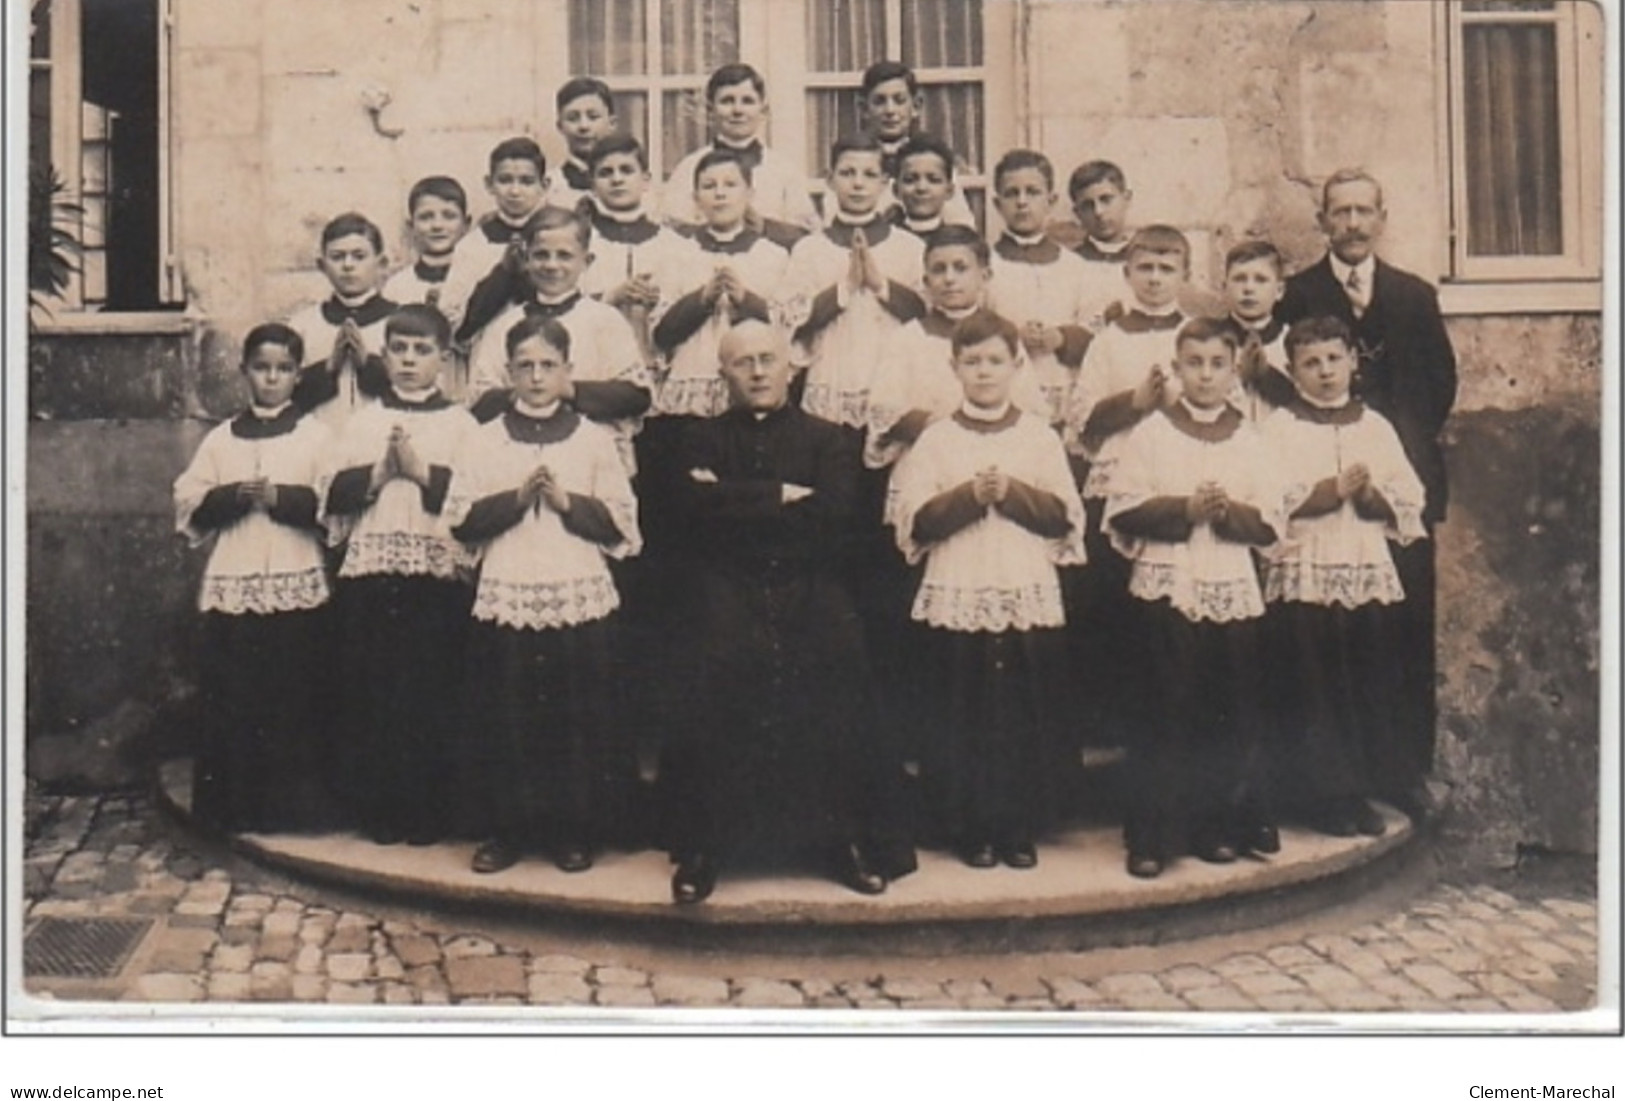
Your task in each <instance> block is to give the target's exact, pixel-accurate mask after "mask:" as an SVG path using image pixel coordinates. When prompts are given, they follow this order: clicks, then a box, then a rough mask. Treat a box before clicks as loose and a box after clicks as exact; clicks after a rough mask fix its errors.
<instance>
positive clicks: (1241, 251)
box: [1224, 237, 1286, 278]
mask: <svg viewBox="0 0 1625 1101" xmlns="http://www.w3.org/2000/svg"><path fill="white" fill-rule="evenodd" d="M1254 260H1268V261H1269V262H1270V263H1271V264H1272V265H1273V266H1274V268H1275V274H1276V276H1277V278H1279V277H1281V276H1284V275H1286V259H1285V258H1284V257H1283V256H1282V255H1281V250H1280V249H1278V248H1276V247H1275V246H1274V245H1273V244H1271V243H1270V242H1269V241H1266V240H1264V239H1263V238H1262V237H1254V238H1251V239H1250V240H1246V241H1242V242H1240V243H1239V244H1236V245H1233V246H1232V247H1231V249H1230V251H1229V252H1227V253H1225V254H1224V273H1225V274H1226V275H1229V274H1230V269H1231V268H1233V267H1235V266H1236V265H1237V264H1247V263H1251V262H1252V261H1254Z"/></svg>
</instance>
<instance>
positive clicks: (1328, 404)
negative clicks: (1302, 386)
mask: <svg viewBox="0 0 1625 1101" xmlns="http://www.w3.org/2000/svg"><path fill="white" fill-rule="evenodd" d="M1298 396H1299V397H1300V398H1302V399H1303V400H1304V401H1305V402H1307V403H1309V404H1310V405H1313V406H1314V407H1315V408H1316V409H1341V408H1343V407H1344V406H1345V405H1347V404H1348V403H1349V399H1350V398H1351V397H1352V395H1351V394H1349V393H1347V392H1346V391H1345V392H1344V394H1343V396H1342V397H1340V398H1338V399H1337V400H1336V401H1320V400H1317V399H1316V398H1312V397H1310V396H1309V395H1308V394H1306V393H1304V392H1303V391H1302V390H1299V391H1298Z"/></svg>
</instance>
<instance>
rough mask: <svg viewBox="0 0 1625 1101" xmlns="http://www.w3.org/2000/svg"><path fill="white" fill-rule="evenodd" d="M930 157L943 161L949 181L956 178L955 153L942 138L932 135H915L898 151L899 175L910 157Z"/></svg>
mask: <svg viewBox="0 0 1625 1101" xmlns="http://www.w3.org/2000/svg"><path fill="white" fill-rule="evenodd" d="M926 155H930V156H933V157H936V158H937V159H939V160H941V161H942V167H943V169H944V170H946V171H947V173H948V179H949V180H950V181H951V180H952V179H953V178H954V151H953V150H952V149H949V148H948V143H947V142H945V141H943V140H942V139H941V138H936V137H932V136H931V135H930V134H915V135H914V136H913V137H911V138H909V139H908V140H907V141H906V142H904V143H903V144H902V147H901V148H899V149H898V150H897V174H898V175H899V176H900V175H902V174H903V165H904V164H906V163H907V162H908V159H909V158H910V157H921V156H926Z"/></svg>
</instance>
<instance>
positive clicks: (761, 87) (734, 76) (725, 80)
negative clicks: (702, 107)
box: [705, 61, 767, 103]
mask: <svg viewBox="0 0 1625 1101" xmlns="http://www.w3.org/2000/svg"><path fill="white" fill-rule="evenodd" d="M747 80H748V81H750V86H751V87H752V88H755V89H756V94H757V95H759V96H762V97H764V98H765V97H766V96H767V81H765V80H763V79H762V74H761V73H759V72H757V71H756V70H755V68H753V67H752V66H750V65H746V64H745V63H744V62H743V61H734V62H730V63H729V64H727V65H720V66H718V67H717V68H716V70H715V71H714V72H712V74H711V77H710V79H709V80H707V81H706V82H705V102H707V103H715V102H716V98H717V93H718V92H720V91H721V90H722V89H724V88H732V87H733V86H734V85H735V84H743V83H745V81H747Z"/></svg>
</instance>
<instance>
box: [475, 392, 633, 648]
mask: <svg viewBox="0 0 1625 1101" xmlns="http://www.w3.org/2000/svg"><path fill="white" fill-rule="evenodd" d="M544 463H545V464H546V465H547V467H548V468H549V469H550V470H552V472H553V476H554V477H555V478H556V479H557V481H558V483H559V485H560V486H562V487H563V489H564V490H565V492H567V493H577V494H581V495H582V496H585V497H594V498H597V499H598V500H599V501H602V502H603V503H604V505H605V506H606V507H607V508H608V509H609V514H610V517H611V519H613V520H614V522H615V527H616V529H617V530H618V531H619V532H620V534H621V540H620V542H618V543H616V544H615V545H614V546H610V547H601V546H600V545H598V544H597V543H593V542H590V541H589V540H586V539H583V538H581V537H580V536H578V535H575V534H573V533H571V532H570V531H569V530H568V529H567V528H565V526H564V521H563V520H562V519H560V517H559V515H558V514H557V513H556V512H554V511H553V510H552V509H550V508H548V507H547V506H546V505H545V504H540V505H538V506H537V507H535V508H533V509H531V510H530V511H529V512H527V513H526V514H525V516H524V519H522V520H521V521H520V522H519V523H518V524H517V525H516V526H515V527H512V528H509V529H508V530H507V531H505V532H503V533H502V534H501V535H499V536H497V537H496V538H495V539H492V540H491V541H490V542H489V543H487V544H486V545H485V546H484V548H483V561H482V564H481V567H480V579H479V588H478V590H477V592H476V594H475V597H474V618H475V619H478V620H483V621H486V622H490V623H496V624H500V625H501V626H504V627H514V628H529V629H533V630H541V629H547V628H560V627H570V626H574V625H576V624H579V623H587V622H590V621H592V620H595V619H602V618H603V617H605V616H607V615H609V614H610V613H611V612H612V611H614V610H615V609H616V608H617V607H619V606H620V598H619V596H618V595H617V593H616V591H615V584H614V582H613V581H612V580H611V579H610V573H609V566H608V564H607V563H606V562H605V556H606V555H608V556H609V557H611V558H627V557H630V556H632V555H635V554H637V552H638V551H639V549H641V547H642V545H643V544H642V536H641V534H640V533H639V530H638V511H637V499H636V498H635V497H634V496H633V495H632V485H631V482H630V481H629V480H628V478H627V474H626V468H625V467H624V466H623V465H622V463H621V461H620V456H619V454H618V453H617V450H616V446H615V440H614V438H613V436H612V435H611V434H610V432H609V430H608V429H606V428H604V427H602V426H601V425H597V424H593V423H592V422H591V421H587V420H583V421H582V422H581V423H580V424H579V425H578V426H577V427H576V430H575V431H574V432H573V433H572V434H571V435H570V436H569V437H568V438H567V439H564V440H561V441H559V442H558V443H551V444H539V445H538V444H528V443H520V442H519V441H517V440H515V439H513V438H512V437H511V436H510V435H509V434H508V429H507V426H506V425H505V424H504V423H503V421H502V420H501V419H500V418H499V419H497V420H495V421H493V422H491V423H490V424H487V425H483V426H482V427H480V428H479V429H478V430H477V431H475V432H474V433H473V434H472V435H471V436H470V437H469V440H468V443H467V445H466V446H465V448H464V450H463V452H462V454H461V455H460V456H459V458H458V460H457V464H456V467H455V470H454V472H453V474H452V479H451V491H450V493H449V494H448V495H447V498H446V518H447V522H448V523H449V524H451V525H452V526H453V527H455V526H456V525H457V524H460V523H461V522H462V521H463V520H464V519H465V518H467V516H468V512H469V509H471V508H472V507H473V506H474V503H475V502H476V501H479V500H480V499H481V498H484V497H489V496H491V495H492V494H496V493H504V492H507V491H509V490H513V489H517V488H518V487H519V485H520V484H521V483H522V482H523V481H524V480H525V479H526V478H527V477H528V476H529V475H530V473H531V472H532V471H534V470H535V469H536V468H537V467H538V466H540V465H542V464H544Z"/></svg>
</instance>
